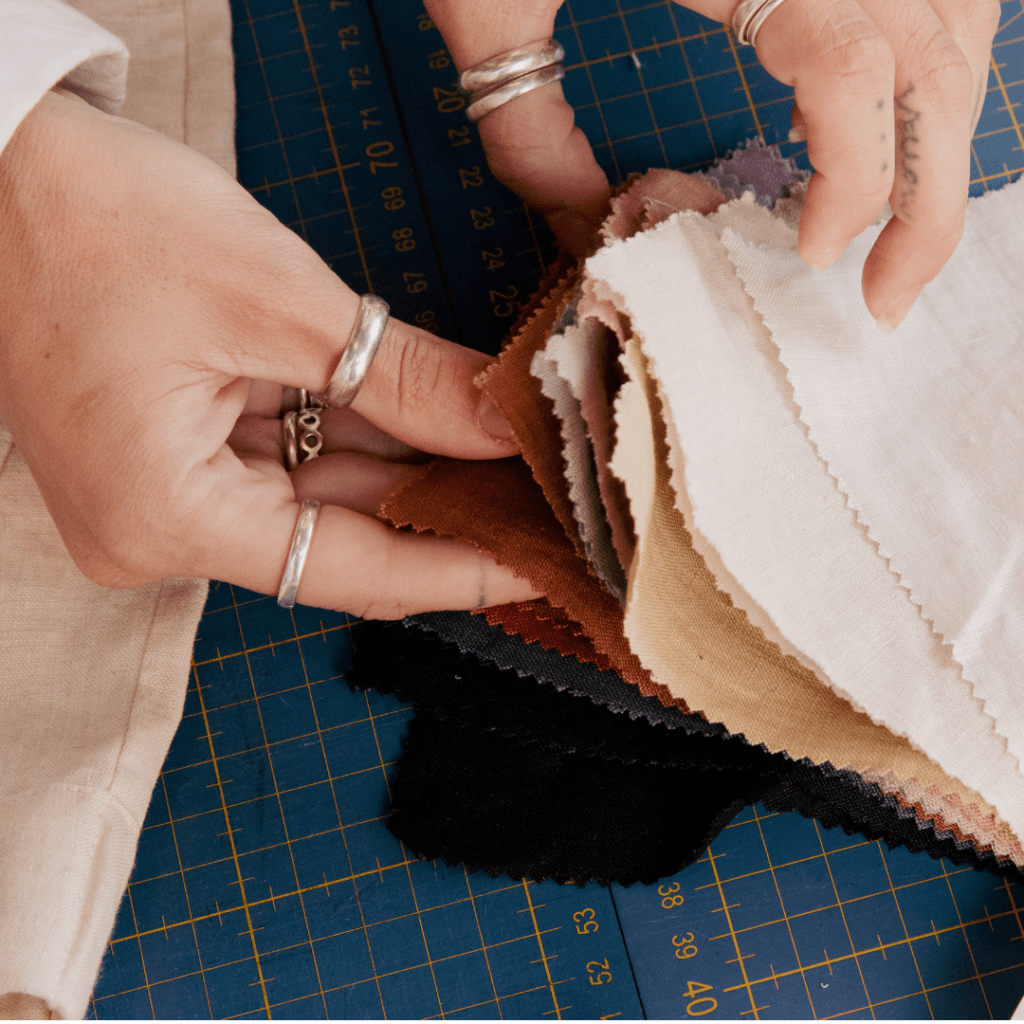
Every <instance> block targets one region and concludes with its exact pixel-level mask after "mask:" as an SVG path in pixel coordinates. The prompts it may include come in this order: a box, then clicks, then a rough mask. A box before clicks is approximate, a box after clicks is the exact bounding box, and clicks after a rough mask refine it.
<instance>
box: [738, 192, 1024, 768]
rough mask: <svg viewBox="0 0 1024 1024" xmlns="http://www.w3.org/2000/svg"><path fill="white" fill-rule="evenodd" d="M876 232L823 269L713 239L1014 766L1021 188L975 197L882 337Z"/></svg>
mask: <svg viewBox="0 0 1024 1024" xmlns="http://www.w3.org/2000/svg"><path fill="white" fill-rule="evenodd" d="M876 236H877V231H875V230H872V231H869V232H865V234H864V235H862V236H861V237H859V238H858V239H855V241H854V242H853V243H852V244H851V246H850V250H849V252H848V253H847V254H846V255H845V256H844V257H843V258H842V260H841V261H840V262H839V264H838V265H837V266H836V268H835V270H834V271H829V272H828V273H825V274H814V273H812V272H810V271H809V270H807V269H806V268H804V267H803V266H802V265H801V263H800V260H799V258H798V257H797V256H795V255H794V254H793V253H789V252H782V251H777V250H766V249H758V248H756V247H753V246H751V245H749V244H747V243H745V242H743V241H742V239H740V238H739V237H737V236H731V235H728V234H727V235H725V236H724V238H723V241H724V243H725V245H726V247H727V248H728V250H729V253H730V255H731V257H732V259H733V261H734V263H735V264H736V267H737V270H738V272H739V274H740V276H741V278H742V279H743V281H744V282H745V284H746V287H747V290H748V291H749V292H750V294H751V295H752V296H753V298H754V303H755V306H756V308H757V309H758V311H759V312H760V313H761V315H762V316H763V317H764V320H765V323H766V325H767V327H768V328H769V329H770V330H771V332H772V336H773V338H774V340H775V343H776V344H777V345H778V346H779V349H780V351H781V358H782V362H783V363H784V364H785V366H786V367H787V368H788V371H789V377H790V380H791V381H792V383H793V389H794V396H795V400H796V404H797V405H798V407H799V408H800V411H801V416H802V418H803V420H804V421H805V422H806V424H807V425H808V427H809V429H810V437H811V440H812V441H813V442H814V443H815V445H816V446H817V450H818V454H819V455H820V456H821V458H822V459H824V461H825V463H826V464H827V466H828V468H829V471H830V472H831V473H832V474H833V475H834V476H835V478H836V479H837V481H838V484H839V488H840V489H841V491H842V492H843V493H844V494H845V495H847V496H848V497H849V503H850V506H851V507H852V508H853V509H855V510H857V512H858V514H859V517H860V519H861V521H862V522H863V523H864V524H865V525H866V527H867V530H868V533H869V534H870V536H871V537H872V538H873V539H874V540H875V541H876V542H877V543H878V546H879V551H880V553H881V555H882V556H883V557H884V558H886V559H887V560H888V562H889V566H890V568H891V569H892V571H893V572H894V573H895V574H896V575H897V576H898V577H899V579H900V580H901V581H902V583H903V584H904V586H906V587H907V588H908V589H909V591H910V594H911V597H912V598H913V600H914V601H915V602H917V603H918V604H919V605H920V608H921V613H922V614H923V615H924V618H925V619H926V620H927V621H928V622H929V623H933V624H934V627H935V629H936V630H937V631H938V632H939V633H940V634H941V636H942V637H943V639H945V641H946V642H947V643H949V644H951V645H952V650H953V655H954V657H955V658H956V660H957V661H958V662H959V663H960V664H961V665H963V667H964V673H965V675H966V677H967V678H968V679H969V680H970V681H971V682H972V683H973V684H974V693H975V695H976V696H978V697H980V698H981V699H982V700H983V701H984V702H985V710H986V711H987V712H988V714H989V715H991V716H992V717H993V718H994V719H995V721H996V727H997V729H998V730H999V732H1000V733H1002V734H1003V735H1004V736H1006V738H1007V740H1008V743H1009V749H1010V751H1011V753H1012V754H1013V755H1014V756H1015V757H1016V758H1017V759H1018V760H1020V758H1021V757H1022V756H1024V697H1022V692H1024V690H1022V683H1021V678H1020V666H1021V664H1024V502H1022V498H1021V496H1022V494H1024V398H1022V395H1024V344H1022V343H1024V328H1022V326H1021V316H1020V301H1019V296H1020V294H1021V282H1022V281H1024V184H1022V183H1020V182H1018V183H1016V184H1013V185H1008V186H1007V187H1005V188H1004V189H1001V190H1000V191H998V192H994V193H990V194H989V195H987V196H985V197H984V198H982V199H976V200H972V201H971V202H970V204H969V206H968V214H967V224H966V227H965V230H964V237H963V241H962V242H961V243H960V246H959V248H958V249H957V251H956V252H955V253H954V254H953V257H952V258H951V260H950V261H949V263H948V264H947V265H946V267H945V269H944V270H943V271H942V272H941V273H940V274H939V276H938V277H937V278H936V280H935V281H934V282H933V283H932V284H931V285H929V286H928V287H926V288H925V290H924V292H923V293H922V295H921V297H920V299H919V300H918V303H917V305H916V306H915V307H914V309H913V310H912V311H911V313H910V315H909V316H908V317H907V319H906V321H905V322H904V324H903V325H902V326H901V327H900V329H899V330H898V331H897V332H896V333H895V334H893V335H892V336H891V337H886V336H883V335H882V334H880V333H879V332H878V331H877V329H876V328H875V325H874V323H873V322H872V320H871V318H870V316H869V315H868V313H867V311H866V310H865V309H864V306H863V301H862V300H861V297H860V287H859V274H860V269H859V268H860V266H861V265H862V263H863V259H864V257H865V255H866V254H867V252H868V250H869V249H870V246H871V244H872V242H873V241H874V238H875V237H876ZM920 712H921V713H924V712H925V709H923V708H922V709H920ZM955 728H956V726H951V729H950V731H951V732H952V731H955Z"/></svg>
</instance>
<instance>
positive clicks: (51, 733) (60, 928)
mask: <svg viewBox="0 0 1024 1024" xmlns="http://www.w3.org/2000/svg"><path fill="white" fill-rule="evenodd" d="M73 2H74V8H72V7H69V6H67V5H65V4H62V3H59V2H58V0H0V147H2V146H4V145H6V143H7V142H8V141H9V139H10V137H11V135H12V134H13V132H14V131H15V129H16V128H17V126H18V124H19V123H20V121H21V119H22V118H23V117H24V116H25V115H26V114H27V113H28V112H29V111H30V110H31V109H32V107H33V106H34V105H35V103H36V102H37V101H38V100H39V99H40V97H41V96H42V95H43V94H44V93H45V92H46V90H47V89H49V88H50V87H51V86H52V85H54V84H56V83H58V82H59V83H61V84H62V85H64V86H65V87H67V88H69V89H71V90H73V91H74V92H76V93H78V94H79V95H80V96H82V97H83V98H84V99H86V100H88V101H89V102H90V103H93V104H94V105H95V106H97V107H99V108H101V109H103V110H106V111H109V112H116V111H118V110H119V109H120V111H121V113H122V115H123V116H126V117H131V118H133V119H135V120H138V121H140V122H143V123H145V124H147V125H148V126H149V127H152V128H155V129H156V130H158V131H163V132H164V133H165V134H168V135H170V136H172V137H174V138H177V139H178V140H179V141H183V142H186V143H189V144H191V145H193V146H194V147H195V148H197V149H199V150H201V151H202V152H204V153H205V154H206V155H207V156H209V157H211V158H212V159H214V160H216V161H218V162H219V163H220V164H221V165H222V166H225V167H226V168H228V169H229V170H232V171H233V167H234V145H233V143H234V139H233V134H234V90H233V81H232V62H231V22H230V12H229V10H228V4H227V0H131V2H130V3H126V2H124V0H73ZM100 26H103V27H100ZM122 39H124V40H125V41H126V42H127V43H128V46H129V47H130V48H131V51H132V54H133V57H132V65H131V69H130V71H128V51H127V49H126V47H125V45H124V43H123V42H121V40H122ZM126 72H127V86H126ZM126 93H127V99H126ZM122 101H124V103H123V106H122ZM0 323H2V297H0ZM205 596H206V582H205V581H202V580H182V579H178V580H164V581H162V582H159V583H154V584H150V585H148V586H145V587H140V588H137V589H135V590H106V589H104V588H102V587H99V586H96V585H95V584H93V583H91V582H90V581H89V580H87V579H86V578H85V577H84V576H82V574H81V573H80V572H79V571H78V569H77V568H76V567H75V565H74V563H73V562H72V561H71V559H70V557H69V556H68V554H67V552H66V551H65V549H64V545H63V543H62V542H61V539H60V536H59V535H58V533H57V531H56V528H55V527H54V525H53V522H52V520H51V519H50V516H49V514H48V513H47V510H46V506H45V505H44V503H43V500H42V498H41V496H40V494H39V491H38V489H37V488H36V485H35V482H34V481H33V479H32V476H31V474H30V473H29V471H28V468H27V466H26V464H25V462H24V459H23V458H22V457H21V455H20V453H19V452H18V450H17V449H16V448H15V447H14V446H13V445H12V443H11V437H10V434H9V433H8V432H7V430H6V429H5V428H4V427H3V425H2V424H0V1017H2V1018H20V1019H25V1018H46V1017H52V1018H80V1017H82V1016H84V1014H85V1012H86V1010H87V1009H88V1005H89V997H90V994H91V992H92V989H93V986H94V985H95V982H96V978H97V974H98V972H99V968H100V963H101V961H102V958H103V953H104V949H105V946H106V943H107V940H108V938H109V937H110V933H111V930H112V929H113V926H114V920H115V917H116V915H117V909H118V905H119V903H120V901H121V898H122V896H123V894H124V890H125V887H126V885H127V883H128V878H129V875H130V874H131V870H132V865H133V863H134V859H135V851H136V847H137V845H138V839H139V833H140V830H141V828H142V822H143V819H144V818H145V815H146V811H147V808H148V805H149V800H150V797H151V795H152V791H153V786H154V784H155V783H156V780H157V777H158V775H159V771H160V767H161V765H162V764H163V760H164V757H165V756H166V753H167V749H168V747H169V745H170V742H171V739H172V738H173V736H174V732H175V729H176V728H177V725H178V722H179V720H180V718H181V712H182V707H183V704H184V698H185V690H186V687H187V685H188V679H189V665H190V657H191V651H192V642H193V639H194V636H195V631H196V627H197V625H198V622H199V617H200V615H201V613H202V608H203V602H204V600H205Z"/></svg>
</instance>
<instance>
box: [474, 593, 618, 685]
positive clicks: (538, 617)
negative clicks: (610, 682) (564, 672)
mask: <svg viewBox="0 0 1024 1024" xmlns="http://www.w3.org/2000/svg"><path fill="white" fill-rule="evenodd" d="M477 614H480V615H482V616H483V617H484V618H485V619H486V620H487V622H489V623H490V624H491V625H495V626H497V625H500V626H501V628H502V629H503V630H504V631H505V633H507V634H508V635H509V636H519V637H522V639H523V640H525V641H526V642H527V643H537V644H539V645H540V646H541V647H543V648H544V649H545V650H548V651H559V652H560V653H561V654H571V655H573V656H574V657H576V658H578V659H579V660H580V661H585V662H588V663H591V664H594V665H596V666H597V667H598V668H600V669H610V668H611V664H612V663H611V661H610V660H609V658H608V657H607V655H604V654H602V653H601V652H600V651H598V650H597V648H596V647H594V642H593V641H592V640H591V639H590V637H588V636H587V635H586V633H584V632H583V627H582V626H581V625H580V624H579V623H578V622H573V621H572V620H571V619H569V618H568V617H567V616H566V615H565V614H564V613H563V612H562V610H561V609H560V608H555V607H553V606H552V605H550V604H549V603H548V602H547V601H546V600H544V599H543V598H542V599H540V600H537V601H522V602H519V603H517V604H502V605H492V606H491V607H489V608H482V609H481V610H480V611H479V613H477Z"/></svg>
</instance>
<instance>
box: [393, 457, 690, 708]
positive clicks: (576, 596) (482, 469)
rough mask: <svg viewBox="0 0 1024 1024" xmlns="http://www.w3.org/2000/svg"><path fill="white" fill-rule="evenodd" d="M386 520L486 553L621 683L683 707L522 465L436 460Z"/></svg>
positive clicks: (397, 497) (396, 501)
mask: <svg viewBox="0 0 1024 1024" xmlns="http://www.w3.org/2000/svg"><path fill="white" fill-rule="evenodd" d="M555 451H556V453H557V451H558V450H557V448H556V449H555ZM560 458H561V456H560V455H559V459H560ZM563 479H564V477H563ZM382 514H383V515H384V516H385V517H386V518H387V519H389V520H391V522H392V523H394V524H395V526H399V527H403V526H412V527H413V528H414V529H416V530H419V531H423V530H432V531H433V532H435V533H438V534H440V535H441V536H445V537H458V538H460V539H461V540H466V541H469V542H470V543H472V544H476V545H477V547H479V548H481V549H482V550H484V551H487V552H489V553H490V554H491V555H493V557H494V558H495V559H496V561H498V562H499V563H500V564H501V565H506V566H508V567H509V568H510V569H512V571H513V572H515V573H516V575H518V576H522V577H524V578H525V579H529V580H530V581H531V582H532V583H533V584H534V585H535V586H536V587H537V588H538V589H539V590H542V591H543V592H544V593H545V594H546V595H547V596H548V599H549V600H550V601H551V603H552V604H554V605H557V606H558V607H559V608H563V609H565V612H566V614H567V615H568V617H569V618H570V619H573V620H574V621H576V622H579V623H580V624H581V625H582V626H583V628H584V630H585V631H586V633H587V635H588V636H589V637H590V639H591V640H592V641H593V644H594V647H595V648H596V649H597V650H598V651H600V652H601V653H602V654H604V655H605V656H606V657H607V658H608V659H609V661H610V662H611V665H612V667H613V668H614V669H615V671H616V672H618V674H619V675H620V676H622V678H623V679H625V680H626V681H627V682H630V683H633V684H635V685H636V686H639V687H640V689H641V691H642V692H643V693H644V694H645V695H647V696H651V695H654V696H657V697H658V699H659V700H661V701H662V702H663V703H665V704H671V703H678V702H677V701H676V700H675V699H674V698H673V697H672V696H671V695H670V694H669V692H668V690H667V689H666V688H665V687H663V686H658V685H656V684H654V683H652V682H651V678H650V676H649V675H648V674H647V672H646V671H645V670H644V668H643V666H642V665H641V664H640V662H639V661H638V660H637V658H636V656H635V655H634V654H633V652H632V651H631V650H630V649H629V643H628V642H627V641H626V638H625V635H624V634H623V632H622V609H621V608H620V607H619V603H618V601H616V600H615V598H614V597H612V595H611V594H610V593H608V591H607V590H605V588H604V587H603V586H602V585H601V583H600V581H599V580H598V579H597V577H595V576H592V575H591V574H590V573H589V571H588V566H587V564H586V562H585V561H584V560H583V559H582V558H580V557H579V556H578V555H577V554H576V552H575V551H574V550H573V546H572V544H570V542H569V539H568V537H567V535H566V531H565V530H564V529H563V528H562V525H561V524H560V523H559V521H558V520H557V519H556V518H555V516H554V513H553V512H552V510H551V506H550V505H549V504H548V503H547V501H546V500H545V497H544V492H543V491H542V490H541V488H540V486H539V485H538V484H537V482H536V481H535V480H534V478H533V476H532V475H531V473H530V470H529V467H528V466H527V465H526V463H525V462H523V460H522V459H520V458H515V459H501V460H498V461H494V462H462V461H459V460H457V459H438V460H437V462H435V463H434V464H433V465H432V466H431V467H430V469H429V470H428V471H427V473H426V475H425V476H423V477H422V478H420V479H419V480H418V481H416V482H415V483H414V484H412V485H410V486H409V487H407V488H405V489H404V490H402V491H399V492H398V493H397V494H395V495H393V496H392V497H391V498H390V499H389V500H388V501H387V502H386V503H385V504H384V507H383V509H382ZM570 516H571V513H570ZM570 521H572V520H571V519H570Z"/></svg>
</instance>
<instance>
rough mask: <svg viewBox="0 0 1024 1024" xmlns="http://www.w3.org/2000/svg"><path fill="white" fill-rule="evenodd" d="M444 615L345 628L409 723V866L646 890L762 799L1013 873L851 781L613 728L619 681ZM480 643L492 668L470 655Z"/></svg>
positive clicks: (766, 756) (405, 805) (721, 731)
mask: <svg viewBox="0 0 1024 1024" xmlns="http://www.w3.org/2000/svg"><path fill="white" fill-rule="evenodd" d="M440 614H443V615H444V616H445V619H444V621H443V622H442V621H440V620H439V619H438V617H437V615H440ZM437 615H434V616H415V617H412V618H409V619H406V620H404V621H403V622H400V623H390V622H363V623H359V624H358V625H357V626H355V627H353V637H354V655H353V658H354V660H353V667H352V669H351V670H350V671H349V673H348V677H347V678H348V682H349V683H350V685H352V686H355V687H359V688H363V689H366V688H370V687H374V688H377V689H379V690H382V691H384V692H387V693H391V694H394V695H395V696H397V697H399V698H400V699H402V700H405V701H407V702H409V703H411V704H413V705H414V707H415V709H416V718H415V719H414V720H413V722H412V723H411V726H410V730H409V734H408V736H407V739H406V743H405V748H404V752H403V755H402V758H401V760H400V762H399V765H398V773H397V777H396V779H395V780H394V783H393V785H392V815H391V818H390V819H389V827H390V828H391V830H392V832H393V833H394V834H395V835H396V836H397V837H398V838H399V839H401V840H402V841H403V842H404V843H406V845H407V846H408V847H409V848H410V849H411V850H413V851H414V852H415V853H416V854H417V855H419V856H422V857H426V858H429V859H434V858H443V859H444V860H446V861H447V862H449V863H451V864H463V865H465V866H466V868H467V869H468V870H471V871H477V870H484V871H487V872H489V873H490V874H491V875H494V876H497V875H499V874H508V875H511V876H512V877H514V878H524V877H526V878H533V879H537V880H541V879H544V878H553V879H556V880H558V881H560V882H568V881H573V882H576V883H577V884H580V885H582V884H585V883H586V882H588V881H600V882H605V883H607V882H612V881H616V882H620V883H622V884H624V885H630V884H632V883H633V882H643V883H650V882H654V881H656V880H657V879H658V878H661V877H664V876H666V875H671V874H674V873H675V872H677V871H679V870H680V869H682V868H683V867H685V866H686V865H687V864H690V863H692V862H693V861H694V860H696V859H698V858H699V857H700V856H701V855H702V854H703V852H704V850H705V849H706V848H707V845H708V844H709V843H710V842H711V841H712V840H713V839H714V837H715V836H716V835H717V834H718V833H719V832H720V831H721V829H722V828H724V827H725V825H727V824H728V822H729V821H730V820H731V819H732V817H733V816H734V815H735V814H736V813H738V812H739V810H741V809H742V808H743V807H745V806H747V805H748V804H750V803H753V802H756V801H758V800H761V801H763V802H764V804H765V805H766V806H767V807H769V808H770V809H771V810H775V811H787V810H799V811H801V812H802V813H804V814H805V815H808V816H813V817H816V818H818V819H819V821H821V823H822V824H823V825H825V827H827V828H832V827H836V826H838V827H842V828H843V829H844V831H846V832H847V833H850V834H852V833H854V832H861V833H863V834H864V835H866V836H867V837H869V838H870V839H884V840H885V841H886V842H887V843H888V844H889V845H890V846H897V845H904V846H907V847H908V848H909V849H911V850H915V851H919V850H927V851H928V852H929V853H930V854H931V855H932V856H935V857H948V858H949V859H950V860H952V861H953V862H954V863H957V864H972V865H974V866H975V867H983V868H986V869H988V870H991V871H993V872H995V873H996V874H999V875H1007V876H1008V877H1011V878H1013V879H1019V878H1020V877H1021V873H1020V872H1019V871H1018V869H1017V868H1016V867H1015V866H1014V865H1013V864H1012V863H1011V862H1009V861H1006V860H998V859H997V858H996V857H995V855H994V854H993V853H992V852H991V851H986V850H978V849H977V848H976V847H975V846H974V845H973V844H971V843H970V842H968V841H965V840H961V839H957V837H956V836H955V835H954V834H953V833H952V832H950V831H946V830H938V829H936V827H935V825H934V823H933V822H931V821H922V820H921V819H919V818H918V817H917V815H916V814H915V813H914V811H913V809H912V808H908V807H904V806H901V804H900V803H899V801H898V800H897V799H896V798H895V797H893V796H889V795H886V794H884V793H883V792H882V791H881V790H880V789H879V788H878V787H877V786H875V785H874V784H872V783H868V782H866V781H864V780H863V779H862V778H861V777H860V776H858V775H857V774H856V773H854V772H850V771H840V770H837V769H835V768H833V767H832V766H831V765H827V764H826V765H824V766H817V765H814V764H812V763H811V762H809V761H806V760H804V761H793V760H791V759H790V758H789V757H787V756H786V755H785V754H771V753H769V752H768V751H767V749H766V748H765V747H763V746H752V745H750V744H748V743H747V742H746V741H745V740H744V739H743V738H742V737H739V736H732V735H730V734H729V733H728V732H727V731H726V730H725V728H724V727H723V726H721V725H720V724H715V723H708V722H706V721H705V720H704V719H703V718H702V717H701V716H700V715H695V714H693V715H688V714H683V713H682V712H681V711H679V709H678V708H670V709H665V708H662V711H665V712H671V714H670V715H669V716H668V717H669V718H671V720H672V724H671V726H670V725H669V724H668V722H658V723H657V724H654V723H652V722H651V720H650V719H649V718H648V717H647V716H646V715H644V714H643V713H642V712H641V711H639V710H638V711H637V715H636V717H631V716H630V715H629V714H623V713H621V711H625V710H627V709H628V708H629V707H631V706H633V707H635V704H634V703H633V701H632V697H631V696H629V692H630V691H634V690H635V688H634V687H631V686H629V684H627V683H625V682H623V681H622V680H621V679H619V678H618V677H617V676H615V675H614V673H608V672H601V670H599V669H597V668H596V667H595V666H593V665H583V664H581V663H580V662H579V661H578V660H577V659H575V658H571V657H565V656H563V655H560V654H558V653H557V652H550V651H543V649H542V648H539V647H538V645H536V644H525V643H523V642H522V641H521V640H518V639H517V638H514V637H508V638H507V639H508V640H510V641H513V643H512V644H508V643H506V642H505V641H503V640H501V638H499V637H496V636H493V635H490V634H488V633H487V631H491V630H495V629H497V630H498V631H500V632H501V633H502V634H503V635H504V631H503V630H501V629H500V627H492V626H490V625H489V624H488V623H486V621H483V627H484V629H483V630H481V629H480V622H481V619H480V617H479V616H473V615H470V614H468V613H437ZM459 619H461V620H463V621H464V622H465V623H466V628H465V630H464V631H462V632H460V630H459V621H458V620H459ZM434 627H440V628H442V629H443V630H444V636H445V637H450V638H452V639H451V640H449V639H444V638H442V635H441V633H440V631H438V630H435V628H434ZM482 640H486V641H487V643H486V644H483V645H482V646H481V650H487V651H488V652H489V654H490V655H491V656H494V657H498V658H499V663H495V662H493V661H488V660H486V658H484V657H480V656H478V655H477V654H476V653H473V651H472V650H470V649H469V648H471V647H473V645H474V644H480V641H482ZM516 644H518V646H519V648H521V649H527V648H534V650H526V651H525V653H523V650H519V651H517V650H516V647H515V645H516ZM495 645H496V646H495ZM537 651H541V652H542V654H543V655H545V658H544V659H539V658H538V657H537ZM496 652H497V653H496ZM548 655H551V657H552V658H553V659H556V660H553V661H552V660H551V659H550V658H547V657H546V656H548ZM542 660H543V661H544V662H546V664H542ZM505 662H507V663H508V664H509V666H512V665H515V666H516V667H502V663H505ZM527 666H528V667H529V671H530V672H536V673H537V675H532V674H526V672H527ZM609 676H611V679H609V678H607V677H609ZM598 677H600V678H598ZM615 684H617V686H618V687H621V688H622V690H623V692H622V693H621V694H616V693H615V689H616V686H615ZM637 698H638V699H639V700H640V701H644V700H647V698H643V697H641V696H640V695H639V693H638V692H637ZM604 699H608V701H609V703H610V704H611V705H612V706H616V707H617V708H620V713H616V712H615V711H611V710H609V708H608V707H606V706H604V704H603V700H604ZM650 699H651V700H654V699H653V698H650ZM654 703H656V704H659V707H660V703H659V702H657V701H656V700H654ZM648 710H650V711H651V713H652V715H654V714H656V712H655V709H653V708H650V709H648Z"/></svg>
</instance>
